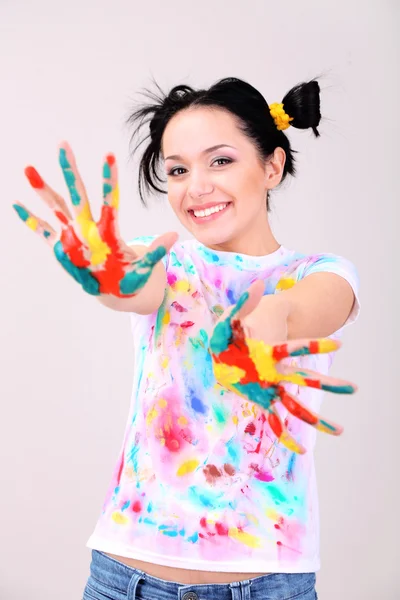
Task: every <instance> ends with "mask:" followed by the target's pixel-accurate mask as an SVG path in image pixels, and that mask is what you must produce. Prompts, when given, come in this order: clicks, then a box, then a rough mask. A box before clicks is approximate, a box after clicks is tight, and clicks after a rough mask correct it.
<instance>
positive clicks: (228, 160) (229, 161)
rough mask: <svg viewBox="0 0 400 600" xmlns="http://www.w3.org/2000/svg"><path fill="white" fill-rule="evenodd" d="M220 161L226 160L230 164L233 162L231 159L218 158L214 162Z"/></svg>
mask: <svg viewBox="0 0 400 600" xmlns="http://www.w3.org/2000/svg"><path fill="white" fill-rule="evenodd" d="M219 160H225V161H226V162H227V163H228V164H229V163H231V162H232V160H231V159H230V158H216V159H215V161H214V162H217V161H219ZM221 166H222V165H221Z"/></svg>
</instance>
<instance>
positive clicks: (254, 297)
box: [229, 279, 265, 320]
mask: <svg viewBox="0 0 400 600" xmlns="http://www.w3.org/2000/svg"><path fill="white" fill-rule="evenodd" d="M264 290H265V283H264V281H261V280H260V279H258V280H257V281H254V282H253V283H252V284H251V285H250V287H249V289H248V290H247V291H246V292H244V293H243V294H242V295H241V296H240V298H239V300H238V301H237V303H236V304H235V306H234V307H233V308H232V310H231V312H230V315H229V318H230V320H232V319H233V318H236V319H244V318H245V317H247V315H249V314H250V313H251V312H252V311H253V310H254V309H255V308H256V307H257V306H258V304H259V302H260V300H261V298H262V297H263V294H264Z"/></svg>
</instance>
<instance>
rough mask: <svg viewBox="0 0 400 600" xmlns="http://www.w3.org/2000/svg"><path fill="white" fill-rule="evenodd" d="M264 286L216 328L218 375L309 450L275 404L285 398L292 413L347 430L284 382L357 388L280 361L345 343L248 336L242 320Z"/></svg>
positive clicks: (333, 430)
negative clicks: (312, 408) (270, 342)
mask: <svg viewBox="0 0 400 600" xmlns="http://www.w3.org/2000/svg"><path fill="white" fill-rule="evenodd" d="M263 290H264V285H263V284H261V282H256V283H255V284H253V285H252V286H251V287H250V289H249V291H248V292H245V293H244V294H243V295H242V296H241V297H240V298H239V301H238V302H237V304H236V305H235V306H234V307H233V309H232V310H231V311H230V312H229V314H228V316H225V315H224V316H223V317H222V318H221V319H220V320H219V322H218V323H217V325H216V326H215V328H214V331H213V334H212V337H211V339H210V352H211V356H212V361H213V369H214V374H215V377H216V379H217V381H218V382H219V383H220V384H221V385H222V386H223V387H225V388H227V389H229V390H231V391H233V392H235V393H236V394H239V395H240V396H243V397H245V398H246V399H247V400H250V401H252V402H255V403H256V404H258V405H260V406H261V407H262V408H263V409H265V410H266V411H267V412H268V417H267V418H268V422H269V425H270V427H271V429H272V431H273V432H274V434H275V435H276V436H277V438H278V440H279V442H281V443H282V444H283V445H284V446H286V447H287V448H289V449H290V450H292V451H294V452H298V453H301V454H302V453H304V452H305V448H304V447H303V446H302V445H301V444H299V443H298V442H297V441H296V440H295V439H294V438H293V437H292V436H291V435H290V434H289V432H288V431H287V429H286V428H285V426H284V424H283V423H282V420H281V418H280V417H279V414H278V411H277V410H276V406H275V405H276V402H278V401H280V402H281V403H282V404H283V405H284V406H285V408H286V409H287V410H288V411H289V412H290V413H291V414H293V415H294V416H296V417H298V418H299V419H301V420H302V421H304V422H306V423H308V424H309V425H312V426H313V427H315V428H316V429H318V430H320V431H324V432H325V433H330V434H332V435H340V434H341V433H342V431H343V428H342V427H341V426H340V425H336V424H334V423H332V422H329V421H327V420H325V419H322V418H320V416H319V415H316V414H314V413H313V412H311V411H310V410H309V409H308V408H307V407H305V406H304V405H302V404H301V403H300V402H299V401H298V400H297V399H296V398H294V397H293V396H292V395H291V394H289V393H288V392H287V391H286V389H285V387H284V385H283V384H284V383H294V384H296V385H299V386H308V387H311V388H315V389H320V390H327V391H330V392H336V393H342V394H351V393H353V392H355V391H356V387H355V386H354V385H353V384H350V383H348V382H345V381H342V380H338V379H335V378H333V377H328V376H325V375H319V374H318V373H315V372H313V371H309V370H305V369H302V370H297V369H296V368H295V367H289V366H287V365H283V364H282V363H281V361H282V360H283V359H285V358H288V357H296V356H304V355H308V354H319V353H326V352H333V351H335V350H337V349H338V348H339V347H340V343H339V342H336V341H334V340H332V339H329V338H328V339H325V338H322V339H317V340H292V341H290V342H287V343H280V344H274V345H268V344H266V343H265V342H263V341H261V340H255V339H252V338H249V337H246V335H245V330H244V327H243V324H242V322H241V319H243V318H244V317H245V316H246V315H247V314H249V312H251V311H252V310H254V308H255V306H256V305H257V304H258V302H259V300H260V298H261V296H262V294H263Z"/></svg>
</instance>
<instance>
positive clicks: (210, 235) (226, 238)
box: [191, 228, 234, 248]
mask: <svg viewBox="0 0 400 600" xmlns="http://www.w3.org/2000/svg"><path fill="white" fill-rule="evenodd" d="M213 229H214V228H213ZM191 233H192V234H193V235H194V237H195V238H196V240H198V241H199V242H201V243H202V244H204V246H208V247H209V248H212V247H213V246H221V245H223V244H229V242H230V241H231V240H232V239H233V237H234V236H233V235H229V234H227V232H221V231H217V228H215V230H214V231H212V230H210V231H198V230H193V229H191Z"/></svg>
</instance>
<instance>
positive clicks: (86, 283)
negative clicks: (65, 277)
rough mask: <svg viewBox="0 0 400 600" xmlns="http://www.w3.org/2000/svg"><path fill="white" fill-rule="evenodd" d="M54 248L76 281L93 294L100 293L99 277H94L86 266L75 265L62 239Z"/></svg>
mask: <svg viewBox="0 0 400 600" xmlns="http://www.w3.org/2000/svg"><path fill="white" fill-rule="evenodd" d="M53 250H54V254H55V255H56V258H57V260H58V261H59V262H60V263H61V265H62V266H63V267H64V269H65V270H66V271H67V272H68V273H69V274H70V275H71V276H72V277H73V278H74V279H75V281H77V282H78V283H80V284H81V286H82V287H83V289H84V290H85V292H87V293H88V294H90V295H92V296H99V295H100V289H99V288H100V285H99V282H98V281H97V279H96V278H95V277H93V275H92V273H91V272H90V271H89V269H87V268H86V267H77V266H76V265H74V263H73V262H72V261H71V259H70V258H69V256H68V255H67V254H66V253H65V252H64V249H63V246H62V243H61V242H60V241H58V242H56V244H55V245H54V248H53Z"/></svg>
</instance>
